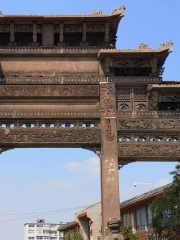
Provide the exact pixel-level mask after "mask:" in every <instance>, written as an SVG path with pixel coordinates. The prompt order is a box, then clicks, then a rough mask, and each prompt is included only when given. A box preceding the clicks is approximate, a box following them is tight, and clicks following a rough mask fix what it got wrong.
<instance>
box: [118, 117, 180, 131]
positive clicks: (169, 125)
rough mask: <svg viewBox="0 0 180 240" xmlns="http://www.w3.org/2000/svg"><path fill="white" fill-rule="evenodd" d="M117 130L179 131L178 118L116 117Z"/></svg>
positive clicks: (179, 122)
mask: <svg viewBox="0 0 180 240" xmlns="http://www.w3.org/2000/svg"><path fill="white" fill-rule="evenodd" d="M118 130H131V131H135V130H149V131H151V130H157V131H166V130H176V131H180V119H118Z"/></svg>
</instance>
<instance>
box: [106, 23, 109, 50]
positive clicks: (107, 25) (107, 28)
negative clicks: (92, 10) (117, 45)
mask: <svg viewBox="0 0 180 240" xmlns="http://www.w3.org/2000/svg"><path fill="white" fill-rule="evenodd" d="M105 43H106V47H108V46H109V23H106V24H105Z"/></svg>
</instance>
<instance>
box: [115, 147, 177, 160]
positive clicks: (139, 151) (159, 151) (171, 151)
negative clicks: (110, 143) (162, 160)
mask: <svg viewBox="0 0 180 240" xmlns="http://www.w3.org/2000/svg"><path fill="white" fill-rule="evenodd" d="M179 155H180V144H159V145H157V144H130V145H129V144H120V145H119V156H120V157H130V156H131V157H142V156H145V157H148V156H149V157H171V156H172V157H179Z"/></svg>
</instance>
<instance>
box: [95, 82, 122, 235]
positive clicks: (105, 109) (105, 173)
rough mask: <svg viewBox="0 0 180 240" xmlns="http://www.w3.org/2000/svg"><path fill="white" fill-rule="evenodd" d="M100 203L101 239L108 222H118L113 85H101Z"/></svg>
mask: <svg viewBox="0 0 180 240" xmlns="http://www.w3.org/2000/svg"><path fill="white" fill-rule="evenodd" d="M100 95H101V101H100V102H101V104H100V106H101V110H102V114H101V193H102V194H101V198H102V199H101V201H102V230H103V237H104V238H105V237H106V236H108V235H109V229H108V222H109V220H110V219H113V218H116V219H118V220H120V198H119V175H118V143H117V119H116V117H115V114H114V112H115V109H116V101H115V85H114V84H112V83H103V84H101V91H100Z"/></svg>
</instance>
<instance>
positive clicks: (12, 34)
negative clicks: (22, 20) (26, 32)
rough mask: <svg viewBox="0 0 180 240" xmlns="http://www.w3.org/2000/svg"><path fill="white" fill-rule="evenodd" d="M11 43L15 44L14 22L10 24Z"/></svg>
mask: <svg viewBox="0 0 180 240" xmlns="http://www.w3.org/2000/svg"><path fill="white" fill-rule="evenodd" d="M10 43H11V45H14V23H11V24H10Z"/></svg>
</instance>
